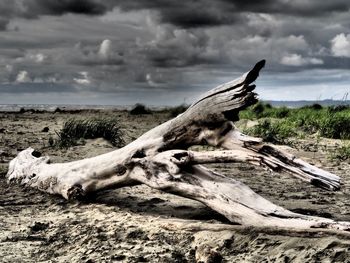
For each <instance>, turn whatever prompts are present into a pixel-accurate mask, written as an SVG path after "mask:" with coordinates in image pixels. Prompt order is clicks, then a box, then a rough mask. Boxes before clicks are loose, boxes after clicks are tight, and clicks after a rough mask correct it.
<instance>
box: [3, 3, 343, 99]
mask: <svg viewBox="0 0 350 263" xmlns="http://www.w3.org/2000/svg"><path fill="white" fill-rule="evenodd" d="M349 8H350V2H349V1H346V0H335V1H323V2H322V1H321V2H320V1H317V0H296V1H285V0H280V1H273V0H263V1H237V0H236V1H231V0H230V1H229V0H217V1H209V0H196V1H183V2H179V1H175V0H167V1H162V0H153V1H149V0H148V1H147V0H130V1H120V0H105V1H103V0H62V1H57V0H3V1H1V2H0V17H1V18H0V61H1V63H0V93H1V95H2V96H0V103H8V102H13V101H15V100H18V101H19V102H22V103H25V102H26V100H27V99H28V94H30V93H31V92H33V93H35V94H40V96H39V95H38V96H37V98H40V101H38V102H37V103H48V102H50V101H51V102H53V100H52V97H51V95H50V94H53V93H55V100H54V102H55V103H57V101H59V102H62V103H66V102H69V98H72V97H75V100H74V101H73V102H75V101H76V100H78V99H79V98H82V99H83V100H84V99H86V101H87V102H89V103H96V104H106V103H107V104H110V103H113V104H130V103H135V102H144V103H148V104H178V103H182V102H184V101H185V102H190V101H191V100H192V99H193V98H194V97H196V96H197V95H198V94H199V93H200V92H203V91H205V90H206V89H208V88H211V87H213V86H215V85H217V84H220V83H222V82H224V81H228V80H230V79H232V78H234V77H236V76H238V75H239V74H241V73H242V72H245V71H247V70H249V69H250V67H251V66H252V65H253V64H254V63H255V62H256V61H258V60H260V59H264V58H265V59H267V66H266V68H265V69H264V72H263V74H262V76H261V78H260V79H259V80H258V81H260V82H259V83H258V86H259V87H260V88H259V92H260V94H261V97H262V98H264V99H271V98H274V99H278V98H280V99H294V98H298V99H300V98H299V97H300V92H299V91H298V90H300V89H302V90H303V93H302V95H303V96H304V97H303V98H304V99H315V98H316V97H318V96H319V95H320V94H321V93H322V94H323V95H322V96H324V98H331V97H332V98H335V99H336V98H337V96H338V97H340V98H341V96H342V95H343V94H344V93H346V92H348V91H349V87H348V86H350V85H347V84H348V81H349V79H350V72H349V66H350V53H349V52H350V31H349V28H350V21H349V19H348V17H349V15H350V11H349V10H350V9H349ZM315 74H316V76H318V77H319V78H317V77H314V76H315ZM310 76H313V77H312V78H311V77H310ZM286 89H287V90H286ZM67 94H69V95H67ZM67 96H69V98H68V97H67ZM298 96H299V97H298ZM45 98H46V99H45ZM41 100H44V101H41ZM87 102H86V103H87Z"/></svg>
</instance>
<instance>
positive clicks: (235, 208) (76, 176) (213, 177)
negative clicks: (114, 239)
mask: <svg viewBox="0 0 350 263" xmlns="http://www.w3.org/2000/svg"><path fill="white" fill-rule="evenodd" d="M264 63H265V62H264V61H261V62H259V63H257V65H256V66H255V67H254V68H253V69H252V70H251V71H249V72H248V73H246V74H244V75H243V76H242V77H240V78H238V79H237V80H234V81H231V82H229V83H226V84H223V85H221V86H219V87H217V88H215V89H213V90H211V91H209V92H207V93H205V94H204V95H203V96H202V97H200V98H199V99H198V100H197V102H195V103H194V104H192V105H191V106H190V107H189V109H188V110H187V111H186V112H184V113H183V114H181V115H179V116H178V117H176V118H174V119H172V120H170V121H168V122H165V123H164V124H162V125H159V126H157V127H155V128H154V129H152V130H150V131H148V132H147V133H145V134H144V135H142V136H141V137H139V138H138V139H137V140H135V141H134V142H132V143H130V144H129V145H127V146H125V147H123V148H121V149H118V150H115V151H112V152H110V153H106V154H103V155H99V156H96V157H93V158H87V159H83V160H79V161H74V162H68V163H54V164H51V163H49V157H38V153H37V152H35V151H34V149H32V148H28V149H26V150H24V151H22V152H20V153H19V154H18V156H17V157H16V158H15V159H13V160H12V161H11V162H10V165H9V171H8V173H7V178H8V180H9V181H18V182H19V183H21V184H23V185H26V186H31V187H34V188H37V189H39V190H42V191H45V192H48V193H52V194H59V195H62V196H63V197H64V198H66V199H72V198H83V197H84V196H85V195H87V194H89V193H92V192H95V191H98V190H102V189H106V188H118V187H123V186H128V185H135V184H146V185H148V186H150V187H152V188H156V189H159V190H162V191H165V192H169V193H174V194H177V195H180V196H184V197H187V198H191V199H195V200H198V201H200V202H202V203H204V204H205V205H207V206H208V207H210V208H212V209H213V210H215V211H217V212H219V213H221V214H223V215H224V216H225V217H227V218H228V219H229V220H230V221H232V222H235V223H239V224H242V225H250V226H260V227H261V226H266V227H273V226H278V227H284V228H293V229H306V228H314V227H319V228H328V229H340V230H349V227H350V224H349V223H347V222H335V221H333V220H330V219H325V218H319V217H312V216H306V215H301V214H297V213H293V212H290V211H288V210H286V209H284V208H282V207H279V206H277V205H275V204H273V203H271V202H270V201H268V200H266V199H264V198H263V197H261V196H259V195H258V194H256V193H255V192H253V191H252V190H251V189H250V188H249V187H248V186H246V185H244V184H243V183H241V182H239V181H237V180H234V179H233V178H228V177H226V176H223V175H221V174H218V173H215V172H213V171H210V170H208V169H206V168H205V167H203V166H202V164H206V163H217V162H248V163H251V164H253V165H259V166H264V167H266V168H268V169H271V170H275V171H283V170H285V171H288V172H289V173H291V174H292V175H294V176H296V177H298V178H301V179H302V180H304V181H308V182H310V183H312V184H314V185H316V186H319V187H323V188H327V189H329V190H337V189H339V186H340V179H339V177H338V176H336V175H333V174H331V173H328V172H326V171H323V170H321V169H319V168H316V167H314V166H312V165H310V164H308V163H306V162H304V161H302V160H300V159H298V158H296V157H294V156H293V155H290V154H288V153H285V152H283V151H281V150H279V149H277V148H276V147H274V146H272V145H267V144H264V143H262V142H261V139H259V138H254V137H250V136H246V135H244V134H242V133H240V132H239V131H237V129H236V128H235V126H234V124H233V122H234V121H236V120H238V113H239V111H240V110H241V109H244V108H245V107H248V106H249V105H252V104H254V103H255V102H256V101H257V99H256V94H255V93H254V92H253V90H254V88H255V85H252V84H251V83H252V82H254V81H255V79H256V78H257V77H258V74H259V71H260V69H261V68H262V67H263V66H264ZM204 144H208V145H212V146H216V147H221V148H224V149H226V150H217V151H210V152H196V151H190V150H188V148H189V147H190V146H192V145H204ZM35 156H36V157H35Z"/></svg>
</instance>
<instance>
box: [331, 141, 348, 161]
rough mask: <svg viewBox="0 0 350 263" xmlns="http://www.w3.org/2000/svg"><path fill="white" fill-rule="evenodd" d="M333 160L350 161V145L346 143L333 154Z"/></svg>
mask: <svg viewBox="0 0 350 263" xmlns="http://www.w3.org/2000/svg"><path fill="white" fill-rule="evenodd" d="M331 157H332V158H333V159H337V160H341V161H345V160H350V144H349V143H344V144H343V145H341V146H340V147H337V149H336V150H335V151H334V152H333V153H332V154H331Z"/></svg>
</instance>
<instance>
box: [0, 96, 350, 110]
mask: <svg viewBox="0 0 350 263" xmlns="http://www.w3.org/2000/svg"><path fill="white" fill-rule="evenodd" d="M261 101H262V102H265V103H269V104H271V105H272V106H274V107H282V106H286V107H288V108H299V107H303V106H307V105H313V104H320V105H322V106H338V105H350V100H346V101H344V100H329V99H327V100H297V101H276V100H261ZM134 106H135V105H74V104H67V105H65V104H0V112H60V111H61V112H81V111H87V110H96V111H99V110H102V111H103V110H115V111H125V110H131V109H132V108H133V107H134ZM146 106H147V107H148V108H149V109H151V110H152V111H162V110H164V109H168V108H173V107H176V106H154V105H146Z"/></svg>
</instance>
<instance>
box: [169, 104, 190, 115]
mask: <svg viewBox="0 0 350 263" xmlns="http://www.w3.org/2000/svg"><path fill="white" fill-rule="evenodd" d="M188 107H189V106H188V105H185V104H181V105H179V106H176V107H172V108H170V109H169V115H170V117H172V118H174V117H176V116H178V115H179V114H181V113H183V112H185V111H186V110H187V109H188Z"/></svg>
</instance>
